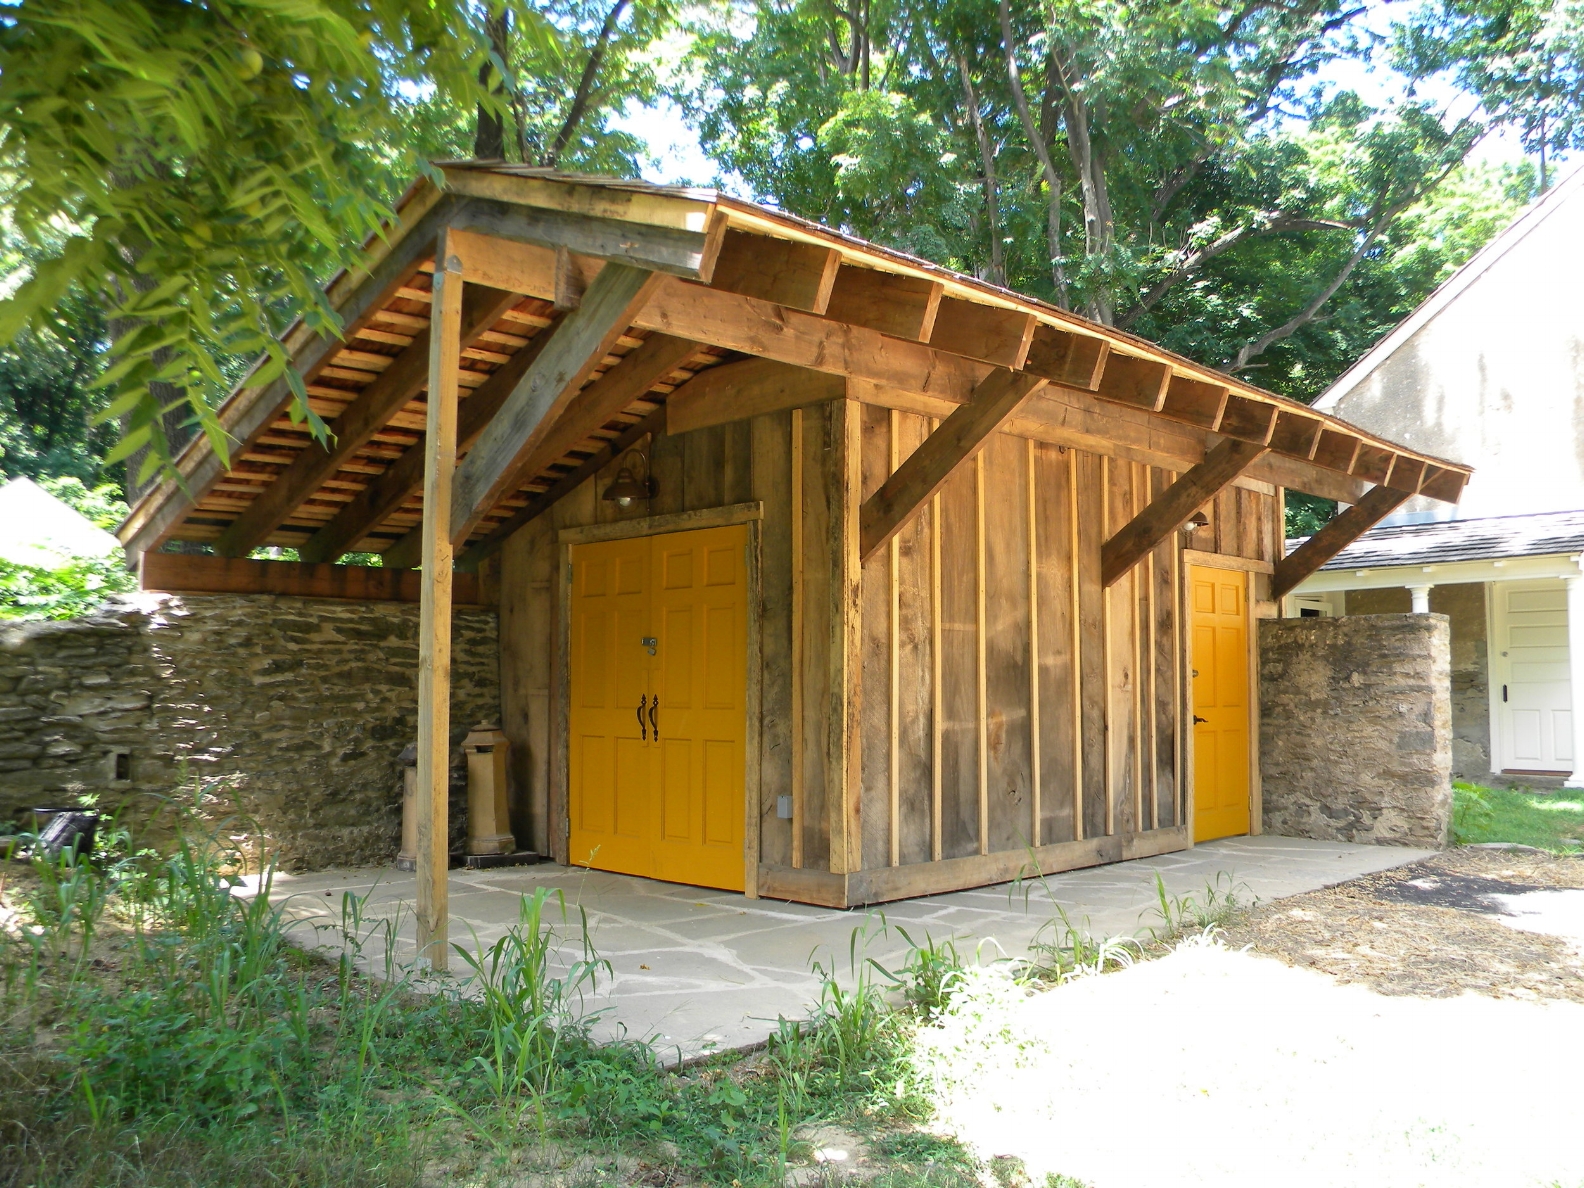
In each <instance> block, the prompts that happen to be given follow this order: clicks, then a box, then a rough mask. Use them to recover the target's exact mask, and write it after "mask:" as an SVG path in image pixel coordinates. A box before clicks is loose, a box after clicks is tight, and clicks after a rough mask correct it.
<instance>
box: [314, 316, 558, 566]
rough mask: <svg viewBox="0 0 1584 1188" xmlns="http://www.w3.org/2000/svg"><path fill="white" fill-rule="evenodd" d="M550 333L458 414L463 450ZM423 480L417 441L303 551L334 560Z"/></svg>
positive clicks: (540, 336) (535, 341) (495, 376)
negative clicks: (415, 444)
mask: <svg viewBox="0 0 1584 1188" xmlns="http://www.w3.org/2000/svg"><path fill="white" fill-rule="evenodd" d="M550 338H551V334H550V331H548V330H542V331H540V332H539V334H537V335H536V336H535V337H534V338H532V339H531V340H530V341H529V342H528V345H526V346H524V347H522V348H521V349H520V350H518V352H517V353H516V354H514V355H513V356H512V357H511V359H510V360H509V361H508V362H506V363H503V364H501V366H500V367H499V369H498V370H496V371H495V373H494V374H493V375H491V376H490V377H489V379H487V380H486V381H485V382H484V383H483V385H481V386H480V387H478V388H475V389H474V390H473V393H472V394H471V395H470V396H468V398H467V399H466V400H464V401H463V402H462V407H461V409H459V410H458V413H457V448H458V449H459V450H465V449H467V448H468V447H469V446H470V445H472V444H473V442H475V441H476V440H478V435H479V434H480V433H482V432H483V431H484V426H485V425H487V424H488V423H489V421H490V418H492V417H493V416H494V415H495V413H496V411H497V410H498V409H499V408H500V406H501V404H502V402H504V401H505V399H506V397H507V396H508V395H510V394H511V392H512V389H514V388H515V387H516V386H517V383H518V381H519V380H521V379H522V377H523V375H524V374H525V373H526V372H527V370H528V369H529V368H530V367H532V366H533V363H534V360H535V359H537V358H538V357H539V353H540V352H541V351H543V350H544V348H545V346H546V345H547V344H548V343H549V341H550ZM422 485H423V450H422V448H420V447H418V446H413V447H411V448H409V449H408V450H407V451H406V452H405V453H404V454H402V456H401V457H399V458H397V459H396V460H395V461H394V462H392V463H391V464H390V466H389V467H388V468H387V469H386V470H385V473H384V474H381V475H377V476H375V477H373V478H372V479H371V480H370V482H369V484H368V486H367V487H365V488H364V489H363V490H362V491H360V492H358V494H357V495H356V496H355V497H354V498H353V499H352V501H351V502H350V503H348V504H347V505H346V506H345V507H343V508H342V509H341V510H340V511H339V512H337V513H336V515H335V518H334V519H332V520H331V521H330V522H329V523H327V524H326V525H325V526H324V527H323V528H321V529H319V530H318V531H317V532H315V533H314V535H313V536H312V537H310V538H309V539H308V540H307V541H305V542H304V543H303V544H301V545H299V546H298V550H297V553H298V556H300V557H302V559H303V560H305V561H333V560H334V559H335V558H337V557H339V556H340V555H341V554H342V553H344V552H346V551H347V550H348V549H350V548H351V547H352V546H353V545H355V544H356V543H357V542H358V541H360V540H362V539H363V538H364V537H365V536H367V535H368V534H369V533H370V532H371V531H373V530H374V529H375V528H377V527H379V525H381V524H383V523H384V522H385V520H386V519H388V518H389V517H390V516H391V515H392V514H393V513H394V512H395V511H396V510H397V509H399V508H400V507H401V506H402V505H403V504H404V503H406V502H407V500H408V499H410V498H411V497H412V496H413V495H414V494H416V493H417V491H418V490H419V488H420V487H421V486H422Z"/></svg>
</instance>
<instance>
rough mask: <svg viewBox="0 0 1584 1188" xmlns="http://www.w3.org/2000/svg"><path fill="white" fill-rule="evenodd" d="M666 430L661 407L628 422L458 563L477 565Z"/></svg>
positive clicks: (470, 548) (500, 525)
mask: <svg viewBox="0 0 1584 1188" xmlns="http://www.w3.org/2000/svg"><path fill="white" fill-rule="evenodd" d="M665 431H666V410H665V409H664V408H663V407H662V408H657V409H655V410H654V412H652V413H650V414H649V415H648V416H647V417H645V418H644V419H643V420H641V421H638V422H636V423H635V424H632V425H629V426H628V427H627V428H626V429H623V430H622V431H621V432H620V433H619V434H617V435H616V436H615V437H613V438H612V439H611V440H610V441H608V442H607V443H606V444H605V445H603V446H601V447H600V448H599V449H598V450H596V451H595V452H594V453H592V454H590V455H589V456H588V457H587V458H585V459H584V460H583V461H582V462H580V463H578V465H577V466H575V467H574V468H573V469H571V470H569V471H567V473H566V474H564V475H562V476H561V477H560V478H558V479H556V480H555V482H553V483H551V484H550V486H549V487H547V488H546V489H545V490H543V491H541V492H539V494H537V495H535V496H534V497H533V498H532V499H530V500H529V501H528V503H527V504H526V505H525V506H523V507H520V508H518V509H517V511H516V513H515V514H514V515H513V516H512V518H511V519H509V520H507V521H505V522H504V523H501V524H498V525H496V526H495V528H494V529H493V530H492V531H491V532H490V534H489V535H488V536H486V537H484V538H482V539H480V540H476V541H474V542H473V543H472V544H471V545H469V546H468V548H467V552H465V553H463V554H462V556H461V558H460V559H459V560H458V562H457V563H458V565H461V566H463V567H465V568H468V569H472V568H474V567H476V566H477V565H478V563H479V562H480V561H482V560H484V558H486V557H488V556H490V555H491V554H492V553H495V552H498V551H499V550H500V547H501V545H503V544H505V543H506V538H507V537H509V536H511V535H512V533H514V532H516V531H517V530H518V529H519V528H521V527H522V526H523V525H524V524H529V523H532V522H533V521H534V520H537V519H538V518H539V517H540V516H542V515H544V514H545V512H547V511H549V510H550V509H551V508H552V507H554V506H555V505H556V504H557V503H558V502H560V501H561V500H562V499H564V498H565V497H566V496H568V495H570V494H571V493H572V492H573V491H576V490H577V489H578V488H579V487H581V486H582V485H583V484H584V483H585V482H587V481H588V480H589V479H591V478H593V477H594V476H595V475H596V474H598V473H599V472H600V471H601V470H603V469H604V468H605V467H607V466H609V465H610V464H611V463H612V462H614V461H615V460H616V459H617V458H619V457H621V455H622V454H623V453H625V452H626V451H627V450H629V449H631V448H632V447H633V446H635V445H637V444H638V443H639V442H640V441H642V440H643V439H644V438H645V437H659V436H660V435H661V434H663V433H665Z"/></svg>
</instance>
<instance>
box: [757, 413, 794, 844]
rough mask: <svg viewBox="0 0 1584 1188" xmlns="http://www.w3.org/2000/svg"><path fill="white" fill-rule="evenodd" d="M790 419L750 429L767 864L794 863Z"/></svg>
mask: <svg viewBox="0 0 1584 1188" xmlns="http://www.w3.org/2000/svg"><path fill="white" fill-rule="evenodd" d="M790 423H791V416H790V414H787V413H782V414H780V415H777V416H766V417H757V418H755V419H754V420H753V422H751V426H750V428H751V435H752V436H751V446H750V449H751V452H752V459H751V461H752V465H751V470H752V480H753V486H752V489H751V491H750V497H751V498H752V499H753V500H755V501H757V502H759V503H761V504H763V505H764V508H765V518H764V519H763V521H761V527H760V538H759V539H760V557H761V561H760V574H761V590H762V593H761V595H760V598H759V601H758V604H757V606H756V608H755V612H756V614H757V615H758V617H759V619H760V631H759V634H760V640H761V645H760V649H761V651H760V655H761V662H760V674H761V675H760V682H761V694H760V708H761V718H762V721H761V723H760V758H759V760H758V763H759V769H760V773H761V774H760V814H759V815H760V826H759V861H760V862H761V863H762V864H764V865H767V866H789V865H791V862H792V822H791V820H788V819H786V818H783V817H782V816H781V815H780V811H779V810H780V807H781V797H783V796H785V797H790V796H791V795H792V756H793V753H794V749H793V732H792V696H793V692H792V690H793V685H794V682H793V679H792V677H793V672H794V665H793V662H792V656H793V651H792V621H791V620H792V607H791V590H792V535H791V530H792V514H791V507H790V499H789V492H790V488H791V473H790V471H791V462H792V457H791V442H790V440H789V430H790Z"/></svg>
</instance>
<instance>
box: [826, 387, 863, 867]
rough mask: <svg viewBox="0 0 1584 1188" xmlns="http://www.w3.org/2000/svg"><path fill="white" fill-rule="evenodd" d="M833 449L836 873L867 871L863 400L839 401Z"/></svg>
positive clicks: (831, 764) (830, 540)
mask: <svg viewBox="0 0 1584 1188" xmlns="http://www.w3.org/2000/svg"><path fill="white" fill-rule="evenodd" d="M826 407H828V408H829V409H830V410H831V416H832V426H831V428H832V434H831V446H832V451H831V452H832V453H833V454H835V455H836V456H835V458H834V459H833V462H834V463H835V465H836V466H837V468H838V469H837V472H836V479H837V483H838V486H837V496H838V501H837V504H836V506H835V508H833V509H832V510H833V512H834V513H835V514H834V515H833V516H832V517H831V521H830V523H829V525H828V530H829V536H828V537H827V546H826V547H827V548H829V550H830V552H831V565H832V569H831V576H832V578H833V579H834V580H833V581H832V583H831V586H830V589H829V597H830V598H831V600H832V605H831V624H830V629H831V634H830V651H829V663H830V690H831V692H832V694H833V696H832V700H831V703H830V710H831V716H832V720H833V725H834V727H835V729H833V730H832V731H831V733H830V735H829V744H830V752H829V755H828V757H827V760H826V762H827V770H828V772H829V778H830V780H831V782H830V785H829V791H828V793H827V795H828V796H829V802H828V805H827V808H828V810H829V812H830V865H831V870H832V871H833V872H834V873H836V874H846V873H849V872H852V871H857V870H861V869H863V855H862V852H861V833H860V830H861V825H862V822H861V820H860V818H859V804H860V801H859V795H860V791H861V788H862V782H861V781H862V772H861V771H860V769H859V761H860V758H861V752H860V750H859V745H858V740H859V731H860V730H861V729H862V716H861V715H862V708H863V670H862V667H861V663H860V655H861V649H862V647H863V636H862V627H863V623H862V619H861V616H860V605H861V600H862V596H863V589H862V586H863V569H862V565H863V563H862V561H861V560H860V558H859V553H858V509H859V507H860V506H861V505H862V499H861V498H860V495H861V485H862V481H863V475H862V470H861V465H862V457H863V454H862V451H863V441H862V432H863V415H862V414H863V405H861V404H859V403H858V402H857V401H856V400H841V401H832V402H831V403H830V404H828V405H827V406H826Z"/></svg>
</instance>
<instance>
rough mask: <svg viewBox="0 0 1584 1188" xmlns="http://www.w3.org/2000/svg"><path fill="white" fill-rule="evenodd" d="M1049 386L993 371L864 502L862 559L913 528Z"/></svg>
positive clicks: (860, 540)
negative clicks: (925, 510)
mask: <svg viewBox="0 0 1584 1188" xmlns="http://www.w3.org/2000/svg"><path fill="white" fill-rule="evenodd" d="M1044 386H1045V380H1043V379H1042V378H1040V377H1039V376H1036V375H1030V374H1028V372H1026V371H1007V370H1006V369H1004V368H998V369H997V370H995V371H992V372H991V373H990V374H989V376H987V377H986V378H985V380H984V381H983V382H982V383H981V384H980V385H979V387H978V388H977V389H975V391H974V394H973V398H972V399H971V400H969V401H968V403H967V404H964V405H962V406H961V407H960V408H958V409H957V411H956V412H954V413H952V414H951V416H949V417H947V418H946V419H945V420H944V421H943V422H941V424H940V427H939V428H937V429H936V430H935V432H933V433H931V434H930V435H929V437H927V438H926V439H925V440H924V442H923V443H922V444H921V445H920V446H919V447H918V449H916V450H914V451H913V452H912V453H911V454H909V455H908V457H907V460H906V461H904V462H903V463H902V465H901V466H899V467H897V469H896V471H895V472H894V473H893V474H892V475H891V477H890V478H888V479H886V481H885V482H884V483H882V484H881V485H880V489H879V490H877V491H876V492H875V493H874V494H873V495H871V496H869V498H868V499H866V500H865V501H864V504H863V507H862V509H860V511H859V513H858V555H859V558H860V559H861V560H863V561H867V560H869V558H870V557H872V556H874V555H875V554H876V553H877V552H879V551H880V549H881V548H882V547H883V546H884V545H885V543H886V542H887V541H888V540H890V539H891V538H892V537H893V536H895V535H896V534H897V533H898V532H900V531H902V529H903V528H905V527H907V525H908V524H909V523H911V522H912V520H913V518H914V517H915V516H917V515H918V514H919V512H920V511H921V510H923V507H924V505H925V504H926V503H928V502H929V499H930V496H932V495H934V494H935V492H936V491H938V490H940V489H941V487H942V485H943V484H944V483H945V482H946V480H947V479H949V478H951V476H952V473H953V472H954V471H955V470H956V469H957V468H958V467H959V466H961V465H962V464H963V463H964V462H968V461H971V460H972V459H973V457H974V456H975V455H976V454H978V453H979V451H980V450H982V449H983V448H984V445H985V442H987V441H988V440H989V439H990V435H991V434H992V433H994V432H995V431H996V429H997V428H999V427H1000V426H1001V424H1002V423H1003V422H1004V421H1006V420H1007V418H1008V417H1010V416H1012V415H1013V414H1014V413H1015V412H1017V410H1018V409H1019V408H1021V407H1022V406H1023V404H1024V402H1026V401H1027V400H1028V398H1029V397H1030V396H1032V395H1033V394H1034V393H1035V392H1037V391H1039V389H1041V388H1043V387H1044Z"/></svg>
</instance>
